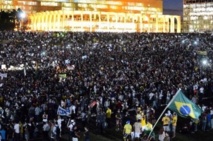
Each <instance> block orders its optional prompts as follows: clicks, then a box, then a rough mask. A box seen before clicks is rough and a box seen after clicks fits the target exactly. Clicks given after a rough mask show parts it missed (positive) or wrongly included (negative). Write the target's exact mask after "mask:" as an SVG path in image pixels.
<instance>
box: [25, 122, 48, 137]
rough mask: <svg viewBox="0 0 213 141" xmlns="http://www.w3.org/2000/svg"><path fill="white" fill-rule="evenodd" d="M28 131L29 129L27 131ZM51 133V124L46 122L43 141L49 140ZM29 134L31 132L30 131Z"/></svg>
mask: <svg viewBox="0 0 213 141" xmlns="http://www.w3.org/2000/svg"><path fill="white" fill-rule="evenodd" d="M27 130H28V129H27ZM49 131H50V124H49V122H48V121H45V122H44V125H43V139H44V140H47V141H48V140H49V135H48V134H49ZM28 132H29V131H28Z"/></svg>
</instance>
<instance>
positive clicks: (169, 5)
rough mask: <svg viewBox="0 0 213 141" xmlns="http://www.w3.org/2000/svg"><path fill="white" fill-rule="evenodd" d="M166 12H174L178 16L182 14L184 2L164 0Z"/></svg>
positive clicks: (181, 0) (180, 0)
mask: <svg viewBox="0 0 213 141" xmlns="http://www.w3.org/2000/svg"><path fill="white" fill-rule="evenodd" d="M163 1H164V2H163V6H164V11H165V12H167V11H168V10H174V11H175V13H177V14H182V9H183V0H163Z"/></svg>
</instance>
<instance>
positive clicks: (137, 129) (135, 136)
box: [132, 119, 142, 139]
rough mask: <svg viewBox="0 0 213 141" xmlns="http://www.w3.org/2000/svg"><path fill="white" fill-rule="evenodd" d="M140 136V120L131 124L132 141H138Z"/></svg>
mask: <svg viewBox="0 0 213 141" xmlns="http://www.w3.org/2000/svg"><path fill="white" fill-rule="evenodd" d="M141 134H142V125H141V122H140V119H138V120H137V121H136V122H135V123H134V124H133V135H132V138H133V139H139V138H140V136H141Z"/></svg>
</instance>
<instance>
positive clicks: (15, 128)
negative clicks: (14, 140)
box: [14, 123, 20, 134]
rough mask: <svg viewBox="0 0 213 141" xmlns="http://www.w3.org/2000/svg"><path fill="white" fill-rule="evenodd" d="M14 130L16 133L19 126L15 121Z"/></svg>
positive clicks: (18, 131)
mask: <svg viewBox="0 0 213 141" xmlns="http://www.w3.org/2000/svg"><path fill="white" fill-rule="evenodd" d="M14 131H15V133H17V134H19V133H20V126H19V124H18V123H16V124H15V125H14Z"/></svg>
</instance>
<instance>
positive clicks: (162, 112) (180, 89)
mask: <svg viewBox="0 0 213 141" xmlns="http://www.w3.org/2000/svg"><path fill="white" fill-rule="evenodd" d="M180 91H181V89H179V90H178V91H177V92H176V94H175V95H174V96H173V98H172V99H171V100H170V102H169V103H168V104H167V106H166V107H165V108H164V110H163V112H162V113H161V114H160V116H159V118H158V119H157V121H156V122H155V125H154V126H153V128H152V130H151V131H150V133H149V135H148V138H149V137H150V135H151V134H152V132H153V130H154V128H155V126H156V125H157V123H158V122H159V120H160V119H161V117H162V116H163V114H164V113H165V111H166V110H167V108H168V107H169V106H170V105H171V103H172V102H173V100H174V99H175V98H176V96H177V95H178V93H179V92H180Z"/></svg>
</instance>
